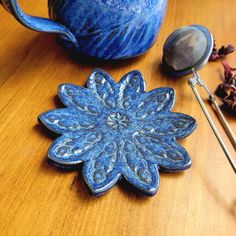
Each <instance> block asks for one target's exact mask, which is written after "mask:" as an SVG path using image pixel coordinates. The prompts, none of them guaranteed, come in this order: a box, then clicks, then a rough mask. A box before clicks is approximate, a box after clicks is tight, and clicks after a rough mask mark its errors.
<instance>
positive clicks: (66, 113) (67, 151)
mask: <svg viewBox="0 0 236 236" xmlns="http://www.w3.org/2000/svg"><path fill="white" fill-rule="evenodd" d="M59 97H60V99H61V101H62V102H63V103H64V105H65V106H66V108H62V109H56V110H51V111H48V112H45V113H43V114H41V115H40V116H39V120H40V121H41V122H42V123H43V124H44V125H45V126H46V127H47V128H48V129H50V130H52V131H53V132H55V133H57V134H60V135H61V136H60V137H59V138H57V139H56V140H55V141H54V143H53V144H52V145H51V147H50V149H49V152H48V159H49V160H50V162H52V163H54V164H55V165H57V166H61V167H63V168H68V167H72V166H77V165H78V164H79V163H81V162H83V163H84V165H83V176H84V180H85V182H86V183H87V185H88V187H89V188H90V190H91V191H92V193H93V194H95V195H100V194H102V193H104V192H106V191H108V190H109V189H110V188H112V187H113V186H114V185H115V184H116V182H117V181H118V180H119V179H121V178H125V179H126V180H127V181H128V182H129V183H130V184H131V185H133V186H134V187H136V188H137V189H138V190H140V191H141V192H142V193H145V194H147V195H154V194H155V193H156V192H157V189H158V187H159V171H160V170H161V171H167V172H175V171H181V170H185V169H188V168H189V167H190V166H191V159H190V157H189V155H188V153H187V151H186V150H185V149H184V148H183V147H182V146H181V145H180V144H179V143H178V142H177V139H180V138H185V137H186V136H188V135H189V134H191V133H192V132H193V130H194V129H195V128H196V121H195V120H194V119H193V118H192V117H190V116H188V115H185V114H182V113H177V112H171V109H172V108H173V106H174V103H175V91H174V90H173V89H171V88H157V89H154V90H152V91H150V92H147V91H146V86H145V81H144V79H143V76H142V74H141V73H140V72H139V71H132V72H130V73H128V74H126V75H125V76H123V78H122V79H121V80H120V82H119V83H116V82H115V81H114V80H113V78H112V77H111V76H110V75H109V74H107V73H106V72H104V71H102V70H100V69H95V70H94V71H93V73H92V74H91V75H90V77H89V79H88V83H87V88H84V87H79V86H76V85H73V84H62V85H60V87H59Z"/></svg>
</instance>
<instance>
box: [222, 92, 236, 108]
mask: <svg viewBox="0 0 236 236" xmlns="http://www.w3.org/2000/svg"><path fill="white" fill-rule="evenodd" d="M223 102H224V104H225V105H226V106H227V107H228V108H230V109H231V110H232V111H234V112H236V88H234V91H232V92H231V93H230V95H229V96H227V97H225V98H224V100H223Z"/></svg>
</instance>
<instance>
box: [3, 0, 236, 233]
mask: <svg viewBox="0 0 236 236" xmlns="http://www.w3.org/2000/svg"><path fill="white" fill-rule="evenodd" d="M232 2H233V1H230V0H225V1H220V0H215V1H213V0H198V1H194V3H193V1H190V0H170V1H169V6H168V11H167V15H166V18H165V22H164V25H163V27H162V29H161V32H160V34H159V38H158V41H157V43H156V44H155V45H154V46H153V48H152V49H151V50H150V51H149V52H148V53H146V54H145V55H144V56H141V57H139V58H135V59H132V60H128V61H124V62H117V63H110V64H107V63H96V62H84V63H82V62H81V61H80V62H76V61H74V60H72V59H70V58H69V57H68V55H67V54H66V52H65V51H64V50H63V49H62V48H61V47H60V46H59V45H58V44H57V43H56V42H55V40H54V37H53V36H52V35H48V34H41V33H36V32H32V31H30V30H27V29H25V28H24V27H22V26H21V25H19V24H18V23H17V22H16V21H15V20H14V19H13V18H12V17H11V16H10V15H9V14H7V12H6V11H5V10H4V9H3V8H0V114H1V115H0V133H1V135H0V150H1V157H0V160H1V162H0V235H3V236H5V235H14V236H18V235H24V236H26V235H31V236H32V235H40V236H42V235H83V236H87V235H103V236H105V235H135V236H136V235H153V236H157V235H175V236H176V235H186V236H190V235H191V236H192V235H204V236H206V235H211V236H216V235H220V236H222V235H227V236H230V235H236V176H235V174H234V173H233V171H232V169H231V167H230V165H229V164H228V162H227V160H226V158H225V156H224V154H223V151H222V150H221V147H220V146H219V144H218V142H217V140H216V138H215V136H214V135H213V132H212V131H211V129H210V127H209V125H208V123H207V121H206V119H205V117H204V116H203V113H202V111H201V109H200V107H199V105H198V103H197V102H196V100H195V98H194V95H193V94H192V92H191V89H190V88H189V86H188V84H187V81H186V80H184V79H178V80H177V79H173V78H170V77H167V76H165V75H163V74H162V73H161V72H160V68H159V65H160V62H161V55H162V46H163V43H164V41H165V39H166V37H167V36H168V34H169V33H171V32H172V31H173V30H174V29H176V28H178V27H179V26H183V25H189V24H193V23H194V24H202V25H205V26H206V27H208V28H209V29H210V30H211V31H212V33H213V34H214V36H215V39H216V42H217V44H218V45H219V46H220V45H222V44H228V43H233V44H235V45H236V31H235V25H236V14H235V12H236V4H234V3H232ZM19 3H20V5H21V6H22V8H23V9H24V10H25V11H26V12H28V13H30V14H34V15H41V16H47V1H46V0H41V1H38V0H30V1H23V0H21V1H19ZM226 60H227V61H228V62H229V63H230V64H231V65H232V66H234V67H236V54H235V53H234V54H232V55H229V56H228V57H227V58H226ZM95 67H100V68H102V69H105V70H107V71H108V72H109V73H110V74H111V75H112V76H113V77H114V78H116V80H119V79H120V77H121V76H122V75H123V74H124V73H126V72H128V71H130V70H133V69H139V70H141V71H142V73H143V75H144V76H145V78H146V81H147V88H148V90H150V89H153V88H155V87H162V86H169V87H173V88H175V89H176V93H177V102H176V106H175V109H174V110H175V111H180V112H183V113H186V114H190V115H191V116H193V117H195V118H196V119H197V121H198V128H197V130H196V131H195V132H194V133H193V134H192V135H191V136H189V137H188V138H187V139H185V140H182V141H181V144H182V145H183V146H184V147H185V148H186V149H187V150H188V152H189V154H190V155H191V157H192V160H193V166H192V168H191V169H189V170H188V171H186V172H184V173H175V174H164V173H162V174H161V185H160V189H159V191H158V194H157V195H156V196H154V197H151V198H150V197H141V196H138V195H137V194H136V193H134V192H132V191H130V190H129V188H128V187H127V185H124V184H120V185H117V186H116V187H114V188H113V189H112V190H111V191H110V192H109V193H108V194H106V195H104V196H102V197H98V198H95V197H92V196H91V195H89V193H88V189H87V187H86V186H85V184H84V182H83V180H82V175H81V169H80V170H79V174H77V173H76V172H75V171H74V172H73V171H72V172H63V171H60V170H58V169H56V168H53V167H52V166H50V165H49V164H48V163H47V160H46V155H47V149H48V148H49V146H50V144H51V143H52V141H53V137H51V136H50V135H49V133H48V132H47V131H46V130H45V129H43V128H42V126H41V125H39V124H38V122H37V116H38V115H39V114H40V113H42V112H44V111H47V110H49V109H54V108H58V107H60V106H61V104H60V103H59V102H58V99H57V88H58V85H59V84H60V83H67V82H68V83H75V84H78V85H84V84H85V81H86V79H87V77H88V76H89V74H90V73H91V71H92V70H93V68H95ZM200 73H201V76H202V78H204V80H205V81H206V83H207V84H208V85H209V87H210V88H211V89H212V90H213V91H214V90H215V88H216V86H217V84H219V83H220V82H221V78H222V73H223V70H222V65H221V63H220V62H215V63H209V64H208V65H207V66H206V67H205V68H204V69H202V70H201V72H200ZM203 96H204V97H205V98H207V96H206V95H205V93H203ZM211 114H212V116H213V117H214V118H215V120H216V124H217V127H218V128H219V130H220V131H221V133H223V134H222V135H223V138H224V140H225V142H226V144H227V146H228V147H229V149H230V152H231V154H232V155H233V156H234V158H235V150H234V149H233V147H232V145H231V144H230V142H229V140H228V138H227V136H226V135H225V134H224V132H223V129H222V127H221V125H220V123H219V121H218V119H217V117H216V116H215V114H214V112H211ZM225 115H226V117H227V120H228V122H229V123H230V124H231V126H232V128H233V130H234V132H235V131H236V122H235V116H234V117H233V115H229V114H227V113H225Z"/></svg>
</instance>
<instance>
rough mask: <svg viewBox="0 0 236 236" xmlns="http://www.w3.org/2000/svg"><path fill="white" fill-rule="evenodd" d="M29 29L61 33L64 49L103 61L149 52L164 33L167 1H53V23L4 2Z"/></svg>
mask: <svg viewBox="0 0 236 236" xmlns="http://www.w3.org/2000/svg"><path fill="white" fill-rule="evenodd" d="M2 2H3V4H4V6H5V8H7V9H8V10H9V11H10V12H11V13H12V14H13V15H14V16H15V17H16V19H17V20H18V21H20V22H21V23H22V24H24V25H25V26H26V27H28V28H30V29H33V30H37V31H42V32H52V33H58V34H60V36H62V38H63V41H64V45H65V46H66V47H67V48H72V49H73V50H74V51H77V52H79V53H83V54H85V55H88V56H92V57H97V58H101V59H123V58H129V57H134V56H137V55H140V54H142V53H144V52H146V51H147V50H148V49H149V48H150V47H151V46H152V44H153V43H154V42H155V40H156V37H157V34H158V32H159V30H160V27H161V24H162V21H163V18H164V15H165V10H166V5H167V0H86V1H84V0H49V1H48V6H49V15H50V18H51V19H52V20H49V19H44V18H39V17H32V16H29V15H26V14H24V13H23V12H22V11H21V9H20V7H19V5H18V4H17V1H16V0H2Z"/></svg>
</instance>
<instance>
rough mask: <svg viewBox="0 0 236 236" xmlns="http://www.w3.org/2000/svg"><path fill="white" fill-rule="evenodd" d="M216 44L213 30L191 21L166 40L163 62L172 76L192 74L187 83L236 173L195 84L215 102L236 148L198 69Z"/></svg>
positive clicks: (235, 166)
mask: <svg viewBox="0 0 236 236" xmlns="http://www.w3.org/2000/svg"><path fill="white" fill-rule="evenodd" d="M213 44H214V40H213V36H212V34H211V33H210V32H209V30H208V29H207V28H205V27H203V26H200V25H191V26H187V27H182V28H180V29H177V30H176V31H174V32H173V33H172V34H171V35H170V36H169V37H168V38H167V40H166V42H165V45H164V48H163V65H164V67H165V69H167V71H168V73H170V74H171V75H173V76H185V75H189V74H192V77H191V78H189V81H188V83H189V85H190V86H191V88H192V90H193V92H194V95H195V97H196V98H197V100H198V102H199V104H200V106H201V108H202V110H203V112H204V115H205V116H206V118H207V120H208V122H209V124H210V126H211V128H212V130H213V132H214V134H215V136H216V138H217V140H218V142H219V143H220V145H221V147H222V149H223V151H224V153H225V155H226V157H227V159H228V161H229V163H230V165H231V167H232V168H233V170H234V172H235V174H236V164H235V162H234V160H233V158H232V156H231V155H230V153H229V151H228V148H227V147H226V145H225V143H224V141H223V139H222V137H221V135H220V133H219V131H218V130H217V128H216V126H215V123H214V121H213V119H212V118H211V116H210V114H209V112H208V110H207V108H206V106H205V104H204V102H203V100H202V98H201V96H200V94H199V92H198V90H197V88H196V85H199V86H200V87H202V88H204V89H205V91H206V92H207V93H208V95H209V99H210V101H211V104H212V105H213V108H214V110H215V112H216V113H217V115H218V117H219V119H220V121H221V123H222V125H223V127H224V128H225V130H226V132H227V135H228V137H229V138H230V140H231V142H232V144H233V146H234V149H235V150H236V138H235V135H234V133H233V131H232V129H231V128H230V126H229V124H228V122H227V120H226V119H225V117H224V115H223V113H222V112H221V110H220V108H219V105H218V103H217V101H216V98H215V96H214V94H213V93H212V92H211V91H210V90H209V88H208V87H207V86H206V84H205V83H204V81H203V80H202V79H201V78H200V76H199V74H198V72H197V71H198V70H199V69H200V68H202V67H203V66H204V65H205V64H206V63H207V62H208V60H209V57H210V55H211V52H212V49H213Z"/></svg>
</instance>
